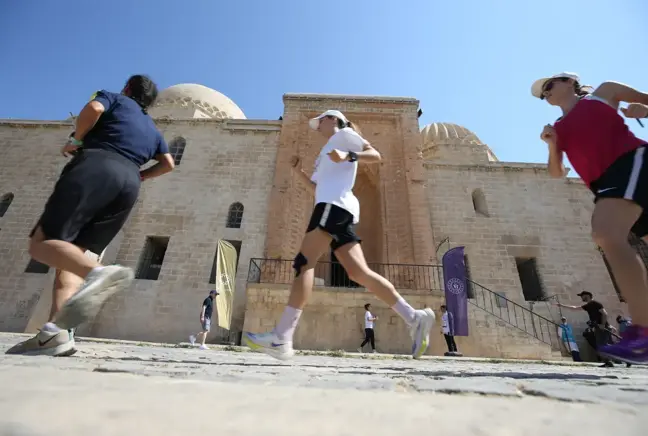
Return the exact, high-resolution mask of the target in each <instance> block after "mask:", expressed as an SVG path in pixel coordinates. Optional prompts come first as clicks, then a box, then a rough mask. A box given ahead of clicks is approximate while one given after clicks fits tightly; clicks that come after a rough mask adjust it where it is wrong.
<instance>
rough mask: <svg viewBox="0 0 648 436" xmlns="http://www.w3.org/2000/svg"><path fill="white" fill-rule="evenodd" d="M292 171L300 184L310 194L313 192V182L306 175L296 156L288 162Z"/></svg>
mask: <svg viewBox="0 0 648 436" xmlns="http://www.w3.org/2000/svg"><path fill="white" fill-rule="evenodd" d="M290 164H291V165H292V168H293V170H294V171H295V172H296V173H297V177H299V178H300V179H301V181H302V182H304V184H305V185H306V186H308V189H309V190H310V191H311V192H315V186H316V185H317V184H316V183H315V182H313V180H312V179H311V178H310V177H309V176H308V174H306V171H304V169H303V168H302V161H301V159H300V158H299V157H298V156H293V157H292V159H291V160H290Z"/></svg>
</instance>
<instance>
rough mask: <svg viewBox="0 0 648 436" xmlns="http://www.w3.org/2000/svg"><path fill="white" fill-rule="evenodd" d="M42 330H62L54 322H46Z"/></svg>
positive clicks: (54, 331) (50, 331)
mask: <svg viewBox="0 0 648 436" xmlns="http://www.w3.org/2000/svg"><path fill="white" fill-rule="evenodd" d="M41 330H42V331H44V332H48V333H58V332H60V331H61V329H60V328H59V327H58V326H57V325H56V324H54V323H53V322H48V323H46V324H45V325H44V326H43V328H42V329H41Z"/></svg>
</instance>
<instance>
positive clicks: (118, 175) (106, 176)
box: [7, 75, 175, 356]
mask: <svg viewBox="0 0 648 436" xmlns="http://www.w3.org/2000/svg"><path fill="white" fill-rule="evenodd" d="M157 94H158V91H157V86H156V85H155V83H154V82H153V81H152V80H151V79H150V78H148V77H146V76H142V75H136V76H132V77H131V78H129V79H128V81H127V82H126V85H125V86H124V89H123V90H122V92H121V93H120V94H115V93H112V92H109V91H99V92H97V93H96V94H95V95H94V96H93V98H92V99H91V101H90V102H89V103H88V104H86V105H85V107H84V108H83V110H82V111H81V113H80V114H79V116H78V118H77V120H76V129H75V131H74V133H73V134H72V135H71V136H70V138H69V139H68V142H67V143H66V144H65V145H64V146H63V147H62V149H61V153H62V154H63V155H64V156H73V158H72V159H71V161H70V162H69V163H68V164H67V165H66V166H65V167H64V168H63V171H62V172H61V176H60V177H59V180H58V181H57V182H56V185H55V187H54V191H53V192H52V194H51V196H50V198H49V200H48V201H47V204H46V205H45V210H44V211H43V214H42V215H41V217H40V219H39V221H38V223H37V224H36V226H35V227H34V229H33V230H32V232H31V234H30V238H31V239H30V244H29V254H30V255H31V257H32V258H33V259H35V260H37V261H39V262H41V263H44V264H46V265H49V266H50V267H52V268H56V278H55V282H54V298H53V299H52V307H51V311H50V319H49V322H48V323H46V324H45V325H44V326H43V328H42V329H41V330H40V331H39V333H38V334H37V335H36V336H34V337H33V338H31V339H28V340H26V341H24V342H21V343H19V344H17V345H16V346H14V347H12V348H11V349H9V351H7V353H8V354H26V355H50V356H69V355H71V354H74V352H76V349H75V344H74V335H73V333H72V329H74V328H75V327H77V326H78V325H79V324H81V323H83V322H84V321H86V320H87V319H89V318H91V317H94V316H95V315H96V314H97V313H98V311H99V309H100V308H101V306H102V304H103V303H104V301H105V300H106V299H107V298H109V297H110V296H111V295H113V294H115V293H116V292H118V291H122V290H124V289H127V288H128V287H129V286H130V284H131V282H132V280H133V277H134V274H133V271H132V270H131V269H130V268H125V267H121V266H118V265H110V266H102V265H100V264H99V262H97V261H96V260H95V259H93V258H91V257H89V256H86V255H85V253H86V251H90V252H92V253H95V254H97V255H100V254H101V253H102V252H103V251H104V249H105V248H106V246H107V245H108V244H109V243H110V241H111V240H112V239H113V238H114V237H115V236H116V235H117V233H118V232H119V231H120V230H121V228H122V227H123V225H124V223H125V222H126V219H127V218H128V215H129V214H130V211H131V210H132V208H133V206H134V205H135V202H136V201H137V197H138V195H139V190H140V183H141V181H142V180H147V179H151V178H153V177H157V176H160V175H162V174H165V173H168V172H169V171H171V170H172V169H173V168H174V166H175V164H174V161H173V157H172V156H171V155H170V154H169V147H168V146H167V144H166V142H165V141H164V138H163V137H162V134H161V133H160V132H159V130H158V129H157V128H156V127H155V123H154V122H153V120H152V119H151V117H150V116H149V115H148V114H147V108H148V107H150V106H151V105H152V104H153V103H154V102H155V99H156V97H157ZM151 159H155V160H156V161H157V163H156V164H155V165H153V166H151V167H150V168H147V169H146V170H140V167H141V166H142V165H144V164H145V163H147V162H149V161H150V160H151Z"/></svg>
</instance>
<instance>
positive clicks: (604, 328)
mask: <svg viewBox="0 0 648 436" xmlns="http://www.w3.org/2000/svg"><path fill="white" fill-rule="evenodd" d="M576 295H578V296H579V297H581V300H583V303H584V304H583V305H581V306H569V305H567V304H561V303H558V302H557V303H556V305H557V306H559V307H564V308H565V309H571V310H584V311H585V312H587V316H588V317H589V322H588V325H589V326H590V327H591V328H592V329H593V330H594V335H595V339H596V347H595V349H596V350H598V349H599V348H600V347H602V346H604V345H608V344H611V343H612V333H611V329H610V323H609V322H608V314H607V311H606V310H605V308H604V307H603V305H602V304H601V303H599V302H598V301H596V300H594V296H593V295H592V293H591V292H589V291H583V292H581V293H579V294H576ZM601 360H602V361H603V362H604V365H603V366H606V367H611V366H614V365H613V364H612V362H611V361H610V360H609V359H606V358H602V359H601Z"/></svg>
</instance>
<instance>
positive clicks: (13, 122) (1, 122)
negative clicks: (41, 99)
mask: <svg viewBox="0 0 648 436" xmlns="http://www.w3.org/2000/svg"><path fill="white" fill-rule="evenodd" d="M0 126H8V127H74V123H73V122H72V121H68V120H59V121H56V120H21V119H11V118H4V119H0Z"/></svg>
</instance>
